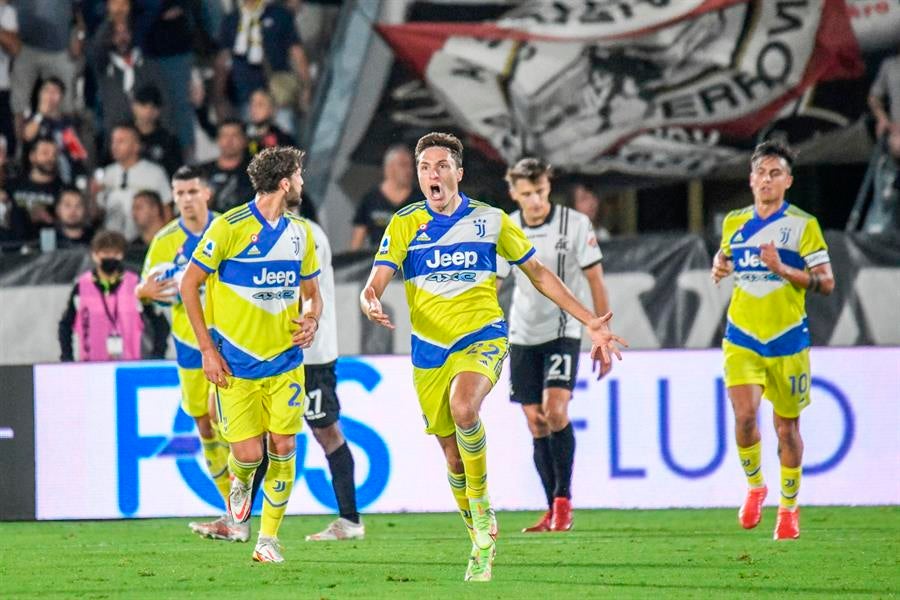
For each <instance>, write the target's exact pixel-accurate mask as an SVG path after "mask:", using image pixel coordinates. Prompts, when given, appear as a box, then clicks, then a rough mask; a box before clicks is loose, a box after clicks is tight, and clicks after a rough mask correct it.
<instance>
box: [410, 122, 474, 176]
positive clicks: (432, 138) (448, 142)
mask: <svg viewBox="0 0 900 600" xmlns="http://www.w3.org/2000/svg"><path fill="white" fill-rule="evenodd" d="M434 146H437V147H439V148H446V149H447V150H449V151H450V156H452V157H453V162H455V163H456V166H457V168H459V167H462V165H463V162H462V161H463V145H462V142H461V141H459V138H458V137H456V136H455V135H453V134H452V133H442V132H439V131H432V132H431V133H426V134H425V135H423V136H422V137H420V138H419V141H418V142H417V143H416V164H419V157H421V156H422V153H423V152H425V150H427V149H428V148H432V147H434Z"/></svg>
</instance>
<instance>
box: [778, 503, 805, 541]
mask: <svg viewBox="0 0 900 600" xmlns="http://www.w3.org/2000/svg"><path fill="white" fill-rule="evenodd" d="M798 537H800V509H799V508H797V509H794V510H788V509H786V508H782V507H780V506H779V507H778V518H777V519H776V520H775V534H774V535H773V536H772V539H775V540H795V539H797V538H798Z"/></svg>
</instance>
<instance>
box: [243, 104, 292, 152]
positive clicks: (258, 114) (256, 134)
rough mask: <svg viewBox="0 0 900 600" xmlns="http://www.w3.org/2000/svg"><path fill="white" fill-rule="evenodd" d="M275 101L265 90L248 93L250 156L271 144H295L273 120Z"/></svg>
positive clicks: (248, 146)
mask: <svg viewBox="0 0 900 600" xmlns="http://www.w3.org/2000/svg"><path fill="white" fill-rule="evenodd" d="M274 118H275V101H274V100H272V94H270V93H269V92H268V91H267V90H263V89H259V90H256V91H255V92H253V94H251V95H250V125H249V126H248V127H247V137H248V138H249V142H248V145H247V149H248V151H249V153H250V156H251V157H252V156H255V155H256V153H257V152H259V151H260V150H265V149H266V148H271V147H273V146H295V145H296V142H295V141H294V138H293V137H291V136H290V135H288V134H287V133H285V132H284V131H282V129H281V128H280V127H278V125H276V124H275V123H274V122H273V119H274Z"/></svg>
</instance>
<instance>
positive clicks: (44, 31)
mask: <svg viewBox="0 0 900 600" xmlns="http://www.w3.org/2000/svg"><path fill="white" fill-rule="evenodd" d="M16 8H17V9H18V12H19V14H18V17H19V38H20V39H21V41H22V48H21V50H20V51H19V54H18V55H17V56H16V60H15V63H14V64H13V69H12V97H11V103H12V109H13V112H14V113H15V118H16V125H17V130H21V127H22V125H23V124H24V121H25V115H26V113H27V111H28V108H29V103H30V102H31V92H32V90H33V89H34V85H35V83H36V82H37V81H38V80H42V79H48V78H50V77H56V78H57V79H59V80H60V81H61V82H63V90H64V91H65V90H67V89H68V90H73V88H74V86H73V83H74V81H75V72H76V61H77V60H79V59H80V58H81V54H82V49H83V45H84V35H85V34H84V25H83V23H82V19H81V14H80V13H79V12H78V11H76V1H75V0H30V1H28V2H17V3H16ZM73 24H74V26H73ZM74 106H75V102H74V94H73V93H72V92H71V91H70V92H69V94H68V95H67V96H65V97H64V98H63V102H62V110H63V112H65V113H70V112H71V111H72V110H73V109H74Z"/></svg>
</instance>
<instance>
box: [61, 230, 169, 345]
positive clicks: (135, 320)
mask: <svg viewBox="0 0 900 600" xmlns="http://www.w3.org/2000/svg"><path fill="white" fill-rule="evenodd" d="M125 246H126V243H125V238H124V237H123V236H122V234H121V233H118V232H116V231H100V232H98V233H97V235H95V236H94V239H93V240H92V241H91V259H93V261H94V269H93V270H91V271H85V272H84V273H82V274H81V275H80V276H79V277H78V280H77V281H76V283H75V287H73V288H72V293H71V294H70V295H69V302H68V304H67V305H66V311H65V313H63V316H62V319H61V320H60V321H59V327H58V335H59V346H60V349H61V357H60V358H61V359H62V360H63V361H72V360H74V359H75V352H74V348H73V339H72V338H73V334H74V337H75V338H76V340H75V341H77V344H78V346H77V347H78V360H80V361H107V360H139V359H140V358H141V335H142V333H143V331H144V322H143V320H144V318H146V319H148V320H149V321H150V325H151V328H150V331H151V332H153V349H152V351H151V353H150V358H162V357H163V356H164V355H165V352H166V336H168V334H169V325H168V322H167V321H166V319H165V317H163V316H161V315H159V314H158V313H156V311H155V310H154V309H153V308H152V306H151V305H146V306H145V305H143V304H141V302H140V301H138V299H137V298H136V297H135V295H134V288H135V287H137V284H138V281H139V279H138V276H137V275H136V274H134V273H132V272H131V271H126V270H125V268H124V265H123V263H122V259H123V258H124V256H125Z"/></svg>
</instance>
